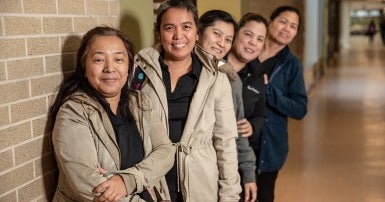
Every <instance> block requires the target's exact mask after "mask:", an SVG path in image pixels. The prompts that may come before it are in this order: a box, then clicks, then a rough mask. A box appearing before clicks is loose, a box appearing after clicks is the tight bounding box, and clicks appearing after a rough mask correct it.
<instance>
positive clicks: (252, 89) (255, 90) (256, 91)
mask: <svg viewBox="0 0 385 202" xmlns="http://www.w3.org/2000/svg"><path fill="white" fill-rule="evenodd" d="M247 89H249V90H251V91H253V92H254V93H257V94H259V91H258V90H257V89H255V88H253V87H251V86H247Z"/></svg>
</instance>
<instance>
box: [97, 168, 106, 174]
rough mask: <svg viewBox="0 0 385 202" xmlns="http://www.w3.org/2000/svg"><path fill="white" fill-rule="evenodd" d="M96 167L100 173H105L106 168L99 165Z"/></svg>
mask: <svg viewBox="0 0 385 202" xmlns="http://www.w3.org/2000/svg"><path fill="white" fill-rule="evenodd" d="M98 169H99V173H100V174H106V173H107V171H106V170H104V169H103V168H102V167H100V166H98Z"/></svg>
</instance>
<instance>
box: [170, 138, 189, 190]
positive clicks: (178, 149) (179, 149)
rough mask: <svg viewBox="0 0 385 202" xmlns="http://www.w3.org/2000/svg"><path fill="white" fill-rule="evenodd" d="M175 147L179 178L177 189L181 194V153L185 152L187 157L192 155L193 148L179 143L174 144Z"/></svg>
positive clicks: (177, 176) (177, 175)
mask: <svg viewBox="0 0 385 202" xmlns="http://www.w3.org/2000/svg"><path fill="white" fill-rule="evenodd" d="M173 145H174V146H175V148H176V178H177V187H178V190H177V191H178V192H180V180H181V179H180V174H179V167H180V166H181V165H179V164H181V163H182V162H180V161H179V153H180V152H183V153H184V154H185V155H186V156H187V155H189V154H190V151H191V149H192V147H191V146H186V145H183V143H181V142H178V143H173Z"/></svg>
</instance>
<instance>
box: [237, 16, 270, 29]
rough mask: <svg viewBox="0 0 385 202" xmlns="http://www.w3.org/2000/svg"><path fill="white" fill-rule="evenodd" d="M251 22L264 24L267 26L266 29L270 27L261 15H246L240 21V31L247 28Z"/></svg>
mask: <svg viewBox="0 0 385 202" xmlns="http://www.w3.org/2000/svg"><path fill="white" fill-rule="evenodd" d="M250 21H256V22H259V23H262V24H264V25H265V26H266V28H267V26H268V23H267V20H266V18H264V17H263V16H262V15H259V14H256V13H246V14H244V15H243V16H242V18H241V19H240V20H239V23H238V29H241V28H242V27H243V26H245V25H246V24H247V23H248V22H250Z"/></svg>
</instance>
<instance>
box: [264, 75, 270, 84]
mask: <svg viewBox="0 0 385 202" xmlns="http://www.w3.org/2000/svg"><path fill="white" fill-rule="evenodd" d="M263 81H264V83H265V84H268V83H269V77H268V76H267V74H264V75H263Z"/></svg>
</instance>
